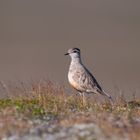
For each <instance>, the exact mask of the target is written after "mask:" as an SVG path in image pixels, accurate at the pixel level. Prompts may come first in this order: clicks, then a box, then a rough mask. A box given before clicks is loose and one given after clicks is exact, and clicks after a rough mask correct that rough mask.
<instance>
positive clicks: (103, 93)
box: [102, 91, 114, 105]
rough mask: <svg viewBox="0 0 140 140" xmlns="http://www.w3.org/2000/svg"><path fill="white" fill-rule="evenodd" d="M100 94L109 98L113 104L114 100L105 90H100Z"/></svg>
mask: <svg viewBox="0 0 140 140" xmlns="http://www.w3.org/2000/svg"><path fill="white" fill-rule="evenodd" d="M102 95H104V96H106V97H108V98H109V100H110V102H111V104H112V105H113V104H114V101H113V98H112V97H111V95H109V94H108V93H106V92H105V91H102Z"/></svg>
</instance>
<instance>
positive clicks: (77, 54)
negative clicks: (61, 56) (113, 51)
mask: <svg viewBox="0 0 140 140" xmlns="http://www.w3.org/2000/svg"><path fill="white" fill-rule="evenodd" d="M65 55H70V56H71V57H72V58H80V49H78V48H71V49H69V50H68V51H67V53H66V54H65Z"/></svg>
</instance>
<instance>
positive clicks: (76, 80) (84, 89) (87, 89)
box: [65, 48, 113, 103]
mask: <svg viewBox="0 0 140 140" xmlns="http://www.w3.org/2000/svg"><path fill="white" fill-rule="evenodd" d="M65 55H70V56H71V63H70V67H69V72H68V80H69V83H70V84H71V85H72V87H74V89H76V90H77V91H78V92H79V93H80V94H81V93H82V95H84V93H95V94H101V95H104V96H106V97H108V99H109V100H110V101H111V103H113V99H112V97H111V96H110V95H109V94H107V93H106V92H105V91H104V90H103V89H102V88H101V86H100V85H99V84H98V82H97V80H96V79H95V77H94V76H93V75H92V74H91V72H90V71H89V70H88V69H87V68H86V67H85V66H84V65H83V63H82V60H81V53H80V49H79V48H71V49H69V50H68V51H67V53H66V54H65Z"/></svg>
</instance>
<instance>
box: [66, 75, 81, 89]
mask: <svg viewBox="0 0 140 140" xmlns="http://www.w3.org/2000/svg"><path fill="white" fill-rule="evenodd" d="M68 80H69V83H70V84H71V85H72V86H73V87H74V88H75V89H77V90H81V88H80V86H79V84H78V82H76V80H74V78H73V75H72V74H68Z"/></svg>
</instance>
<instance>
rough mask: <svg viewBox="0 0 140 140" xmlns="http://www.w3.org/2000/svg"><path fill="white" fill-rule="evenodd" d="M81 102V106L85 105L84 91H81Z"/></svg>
mask: <svg viewBox="0 0 140 140" xmlns="http://www.w3.org/2000/svg"><path fill="white" fill-rule="evenodd" d="M82 104H83V106H85V105H86V99H85V93H84V92H82Z"/></svg>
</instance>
